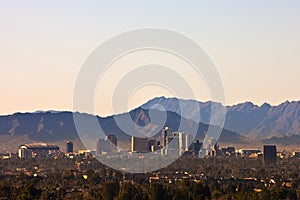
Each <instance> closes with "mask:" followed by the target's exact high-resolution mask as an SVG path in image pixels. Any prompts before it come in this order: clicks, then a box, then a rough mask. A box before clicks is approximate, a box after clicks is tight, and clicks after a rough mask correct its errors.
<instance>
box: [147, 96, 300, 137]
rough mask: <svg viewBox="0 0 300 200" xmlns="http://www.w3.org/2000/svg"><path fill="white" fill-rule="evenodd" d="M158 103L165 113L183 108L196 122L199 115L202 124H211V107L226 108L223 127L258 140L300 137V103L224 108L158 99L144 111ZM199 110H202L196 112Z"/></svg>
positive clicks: (185, 114) (149, 103)
mask: <svg viewBox="0 0 300 200" xmlns="http://www.w3.org/2000/svg"><path fill="white" fill-rule="evenodd" d="M158 104H159V105H160V106H161V107H163V108H164V109H165V110H167V111H171V112H176V113H178V114H179V113H180V106H182V107H183V110H184V111H185V112H184V113H182V115H183V116H184V117H185V118H187V119H194V118H195V116H196V115H198V114H199V113H200V116H201V117H200V122H203V123H206V124H209V123H210V117H211V106H214V107H215V109H226V110H227V113H226V121H225V125H224V128H225V129H228V130H231V131H234V132H237V133H241V134H244V135H247V136H248V137H250V138H252V139H256V140H263V139H267V138H271V137H274V136H276V137H283V136H292V135H300V101H292V102H289V101H286V102H284V103H282V104H280V105H277V106H271V105H270V104H268V103H264V104H263V105H261V106H257V105H254V104H253V103H252V102H245V103H240V104H237V105H233V106H222V105H221V104H220V103H215V102H211V101H209V102H205V103H202V102H197V101H195V100H182V99H177V98H165V97H157V98H154V99H152V100H150V101H148V102H147V103H145V104H144V105H142V106H141V107H142V108H145V109H149V108H152V107H156V108H158V106H157V105H158ZM195 104H197V106H195ZM197 107H198V108H199V109H195V108H197ZM158 109H159V108H158Z"/></svg>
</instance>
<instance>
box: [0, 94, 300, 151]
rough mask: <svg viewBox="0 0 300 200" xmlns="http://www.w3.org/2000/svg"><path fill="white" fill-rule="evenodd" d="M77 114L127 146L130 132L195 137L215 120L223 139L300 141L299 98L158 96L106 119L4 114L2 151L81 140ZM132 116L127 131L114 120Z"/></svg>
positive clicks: (202, 134) (90, 131)
mask: <svg viewBox="0 0 300 200" xmlns="http://www.w3.org/2000/svg"><path fill="white" fill-rule="evenodd" d="M211 107H213V108H214V109H215V110H216V116H215V117H217V118H219V117H221V116H220V115H221V114H220V113H222V112H223V111H224V109H225V110H226V118H225V124H224V128H221V127H218V126H216V125H214V124H211V123H210V121H211V120H210V117H211ZM74 115H76V116H80V118H83V119H87V120H88V119H91V118H93V119H97V121H98V123H99V124H100V126H101V128H102V130H103V133H104V134H106V135H108V134H114V135H116V136H117V138H118V141H120V143H121V144H122V143H124V144H126V145H127V146H128V144H129V141H130V138H131V135H139V134H142V135H144V136H146V137H147V136H148V137H150V136H151V137H157V138H159V137H160V132H161V127H162V126H169V127H170V128H171V129H172V130H173V131H178V130H180V131H185V132H189V130H195V131H194V132H195V135H194V136H195V138H196V139H200V140H203V138H204V137H205V134H206V133H207V130H208V128H209V125H208V124H211V126H210V127H212V128H213V130H215V131H221V132H222V133H221V135H220V139H219V141H220V142H225V143H240V144H247V143H252V142H253V141H262V142H266V143H283V144H291V143H294V144H298V141H300V102H295V101H293V102H288V101H287V102H284V103H282V104H280V105H278V106H271V105H269V104H267V103H265V104H263V105H262V106H257V105H254V104H253V103H251V102H246V103H241V104H238V105H234V106H223V105H221V104H220V103H215V102H204V103H202V102H198V101H195V100H182V99H177V98H165V97H157V98H154V99H152V100H150V101H148V102H147V103H145V104H143V105H142V106H140V107H138V108H136V109H134V110H132V111H130V112H128V113H123V114H118V115H113V116H109V117H105V118H103V117H99V116H93V115H89V114H83V113H72V112H58V111H49V112H43V111H38V112H35V113H15V114H12V115H6V116H0V151H1V150H3V149H8V148H13V149H17V148H18V145H20V143H22V142H25V141H33V142H34V141H43V142H51V143H58V142H60V144H63V142H64V141H66V140H72V141H76V140H79V136H78V133H77V130H76V128H75V124H74ZM164 115H165V122H164V124H158V123H157V122H155V120H152V121H151V116H164ZM128 116H129V117H130V118H131V119H132V121H133V122H134V124H136V125H138V126H133V127H131V129H130V130H129V131H128V130H127V131H124V130H123V129H121V128H120V127H119V125H118V124H117V122H116V120H117V121H121V122H122V121H124V120H125V119H126V117H128ZM179 124H180V127H179ZM139 126H140V127H144V129H143V131H144V132H141V131H140V129H139V128H138V127H139ZM84 130H86V133H87V134H91V135H95V137H97V135H98V133H97V131H99V130H96V129H92V128H90V127H85V128H84ZM128 132H130V134H128ZM99 135H100V134H99ZM1 138H5V139H1ZM7 138H8V139H7ZM20 138H21V139H20ZM24 138H26V139H24ZM11 139H18V140H16V141H18V142H16V144H14V143H13V142H9V141H5V140H11ZM94 139H95V138H92V142H94V143H95V140H94ZM8 144H9V145H8ZM12 146H13V147H12ZM92 147H94V146H92Z"/></svg>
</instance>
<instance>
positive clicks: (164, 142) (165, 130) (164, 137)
mask: <svg viewBox="0 0 300 200" xmlns="http://www.w3.org/2000/svg"><path fill="white" fill-rule="evenodd" d="M168 132H169V127H165V128H163V129H162V131H161V134H162V146H163V147H166V146H167V140H168Z"/></svg>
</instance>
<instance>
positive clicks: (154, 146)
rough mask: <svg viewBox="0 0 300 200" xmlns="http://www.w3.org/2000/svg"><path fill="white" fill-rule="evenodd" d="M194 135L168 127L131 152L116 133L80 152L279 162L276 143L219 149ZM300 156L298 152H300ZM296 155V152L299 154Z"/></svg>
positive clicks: (25, 150)
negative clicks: (190, 156) (121, 145)
mask: <svg viewBox="0 0 300 200" xmlns="http://www.w3.org/2000/svg"><path fill="white" fill-rule="evenodd" d="M193 139H194V138H192V136H191V135H190V134H188V133H183V132H172V131H171V129H170V128H168V127H165V128H163V129H162V131H161V141H159V140H157V139H154V138H145V137H135V136H132V137H131V148H130V151H128V150H127V151H124V150H122V149H120V148H119V147H118V140H117V137H116V136H115V135H108V136H106V138H105V139H100V138H99V139H97V141H96V151H90V150H80V151H79V152H78V153H77V154H90V155H92V156H106V155H114V156H118V155H121V154H124V153H130V154H138V153H149V152H152V153H153V154H156V155H170V156H177V157H179V156H181V155H183V154H187V155H189V154H190V155H194V156H195V155H196V156H199V157H204V156H221V155H228V156H233V155H236V156H249V157H253V158H258V157H262V156H263V158H264V161H265V163H269V164H275V163H276V158H277V156H278V152H277V149H276V146H275V145H264V147H263V153H262V152H261V151H260V150H258V149H240V150H237V151H236V150H235V148H234V147H226V148H222V149H219V146H218V144H217V142H216V141H215V140H213V139H209V140H208V143H207V144H206V148H204V145H203V143H202V142H200V141H199V140H193ZM73 146H74V145H73V143H72V142H70V141H68V142H66V151H65V153H66V155H69V154H70V155H71V154H72V155H74V151H73ZM58 153H60V149H59V147H58V146H56V145H52V144H45V143H33V144H24V145H21V146H20V147H19V152H18V156H19V157H20V158H32V157H36V156H45V155H57V154H58ZM297 155H298V154H297ZM295 156H296V153H295Z"/></svg>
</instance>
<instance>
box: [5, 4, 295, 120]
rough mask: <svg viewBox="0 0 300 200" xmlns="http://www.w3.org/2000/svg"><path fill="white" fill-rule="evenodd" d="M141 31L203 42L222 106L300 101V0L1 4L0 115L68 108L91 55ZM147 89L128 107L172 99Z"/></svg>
mask: <svg viewBox="0 0 300 200" xmlns="http://www.w3.org/2000/svg"><path fill="white" fill-rule="evenodd" d="M144 27H155V28H164V29H171V30H174V31H177V32H180V33H182V34H184V35H187V36H188V37H190V38H192V39H193V40H195V41H196V42H197V43H198V44H200V45H201V46H202V47H203V48H204V49H205V50H206V51H207V53H208V55H209V56H210V57H211V58H212V60H213V61H214V63H215V64H216V67H217V69H218V70H219V73H220V75H221V77H222V80H223V83H224V88H225V94H226V104H229V105H231V104H236V103H240V102H245V101H253V102H254V103H256V104H259V105H260V104H262V103H263V102H269V103H271V104H279V103H281V102H283V101H285V100H300V84H299V78H300V77H299V76H300V37H299V36H300V1H297V0H295V1H289V0H286V1H279V0H278V1H276V0H272V1H261V0H256V1H255V0H251V1H250V0H249V1H246V0H245V1H238V0H236V1H229V0H228V1H180V2H179V1H177V2H175V1H163V2H162V1H114V2H111V3H108V1H107V2H100V1H99V2H98V1H88V3H87V2H83V1H30V0H28V1H1V3H0V67H1V68H0V92H1V105H0V114H8V113H13V112H16V111H22V112H24V111H35V110H50V109H51V110H72V101H73V90H74V83H75V81H76V77H77V74H78V72H79V70H80V67H81V65H82V64H83V62H84V61H85V59H86V58H87V57H88V56H89V54H90V53H91V52H92V51H93V50H94V49H95V48H96V47H97V46H98V45H99V44H101V43H102V42H104V41H106V40H107V39H109V38H111V37H112V36H114V35H116V34H119V33H122V32H125V31H129V30H132V29H138V28H144ZM146 89H147V88H144V90H141V91H139V93H137V94H133V97H132V99H130V100H128V99H125V100H124V101H126V102H129V103H128V104H129V108H132V107H135V106H138V105H140V104H141V103H143V102H144V101H146V100H147V99H149V98H151V97H152V96H154V95H163V94H165V95H171V93H168V92H167V91H164V90H161V89H159V88H157V90H153V88H152V90H153V91H151V92H149V93H146V91H147V90H146ZM148 89H149V88H148ZM149 90H151V89H149ZM95 96H97V95H95ZM99 98H101V97H99ZM208 99H209V97H207V96H205V95H204V96H203V99H201V98H200V99H198V100H200V101H206V100H208ZM97 102H99V101H97ZM97 106H98V107H101V103H100V104H99V105H96V107H97ZM99 110H101V112H102V113H98V114H100V115H108V114H110V112H111V111H110V109H106V108H99Z"/></svg>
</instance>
